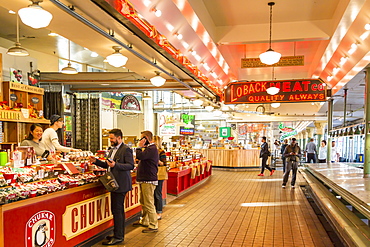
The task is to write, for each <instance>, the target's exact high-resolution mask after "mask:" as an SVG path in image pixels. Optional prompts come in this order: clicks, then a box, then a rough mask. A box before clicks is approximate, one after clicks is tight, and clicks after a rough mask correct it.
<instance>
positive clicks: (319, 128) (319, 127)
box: [315, 121, 326, 151]
mask: <svg viewBox="0 0 370 247" xmlns="http://www.w3.org/2000/svg"><path fill="white" fill-rule="evenodd" d="M325 126H326V123H325V122H321V121H315V127H316V136H317V138H316V139H317V151H318V150H319V147H320V145H321V141H322V138H323V136H324V132H325Z"/></svg>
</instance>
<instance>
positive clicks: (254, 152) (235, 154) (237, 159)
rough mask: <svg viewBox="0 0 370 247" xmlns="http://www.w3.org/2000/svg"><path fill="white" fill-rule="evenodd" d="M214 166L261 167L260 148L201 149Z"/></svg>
mask: <svg viewBox="0 0 370 247" xmlns="http://www.w3.org/2000/svg"><path fill="white" fill-rule="evenodd" d="M199 151H200V152H201V153H202V154H203V155H204V156H205V157H207V159H209V160H212V161H213V164H212V165H213V166H214V167H230V168H248V167H259V166H260V163H261V161H260V159H259V154H260V150H259V149H236V150H233V149H200V150H199Z"/></svg>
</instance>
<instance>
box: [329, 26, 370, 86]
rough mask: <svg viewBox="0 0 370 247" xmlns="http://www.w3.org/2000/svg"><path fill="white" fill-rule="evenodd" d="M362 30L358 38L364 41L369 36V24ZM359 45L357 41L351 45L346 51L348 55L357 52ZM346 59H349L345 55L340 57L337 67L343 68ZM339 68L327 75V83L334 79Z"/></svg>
mask: <svg viewBox="0 0 370 247" xmlns="http://www.w3.org/2000/svg"><path fill="white" fill-rule="evenodd" d="M364 28H365V31H364V33H363V34H362V35H361V36H360V39H361V40H365V39H366V38H367V37H368V36H369V35H370V24H369V23H368V24H366V25H365V26H364ZM359 45H360V43H359V42H357V41H356V42H354V43H352V44H351V47H350V49H349V50H348V51H347V53H348V55H352V54H353V53H354V52H355V51H356V50H357V47H358V46H359ZM348 58H349V56H347V55H344V56H343V57H341V58H340V60H339V63H338V64H339V66H343V65H344V64H345V63H346V62H347V60H348ZM339 66H337V67H335V68H333V70H332V73H331V74H330V75H328V77H327V78H326V79H327V81H331V80H332V79H333V78H334V75H335V74H337V73H338V72H339V71H340V67H339Z"/></svg>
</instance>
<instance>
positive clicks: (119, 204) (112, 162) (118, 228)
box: [90, 129, 134, 245]
mask: <svg viewBox="0 0 370 247" xmlns="http://www.w3.org/2000/svg"><path fill="white" fill-rule="evenodd" d="M109 140H110V143H111V145H112V148H111V149H110V151H109V154H108V156H107V160H106V161H101V160H98V159H96V158H95V157H90V161H91V162H93V163H94V164H95V165H98V166H101V167H104V168H109V169H110V171H111V173H112V174H113V176H114V177H115V179H116V181H117V183H118V185H119V188H118V189H117V190H116V191H114V192H111V193H110V198H111V210H112V214H113V221H114V229H113V233H114V235H113V236H107V240H108V241H106V242H103V245H116V244H118V243H120V242H122V241H123V240H124V236H125V210H124V202H125V200H124V199H125V196H126V193H127V192H128V191H130V190H132V179H131V173H130V170H132V169H134V158H133V155H132V150H131V149H130V148H129V147H128V146H127V145H126V144H124V143H123V141H122V131H121V130H120V129H112V130H111V131H109Z"/></svg>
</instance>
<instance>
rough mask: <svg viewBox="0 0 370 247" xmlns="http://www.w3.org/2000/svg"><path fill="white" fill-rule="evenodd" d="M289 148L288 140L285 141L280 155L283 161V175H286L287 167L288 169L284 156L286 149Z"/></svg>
mask: <svg viewBox="0 0 370 247" xmlns="http://www.w3.org/2000/svg"><path fill="white" fill-rule="evenodd" d="M287 146H288V139H284V143H283V145H281V149H280V153H281V159H282V161H283V174H284V173H285V167H286V157H285V156H284V152H285V148H286V147H287Z"/></svg>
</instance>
